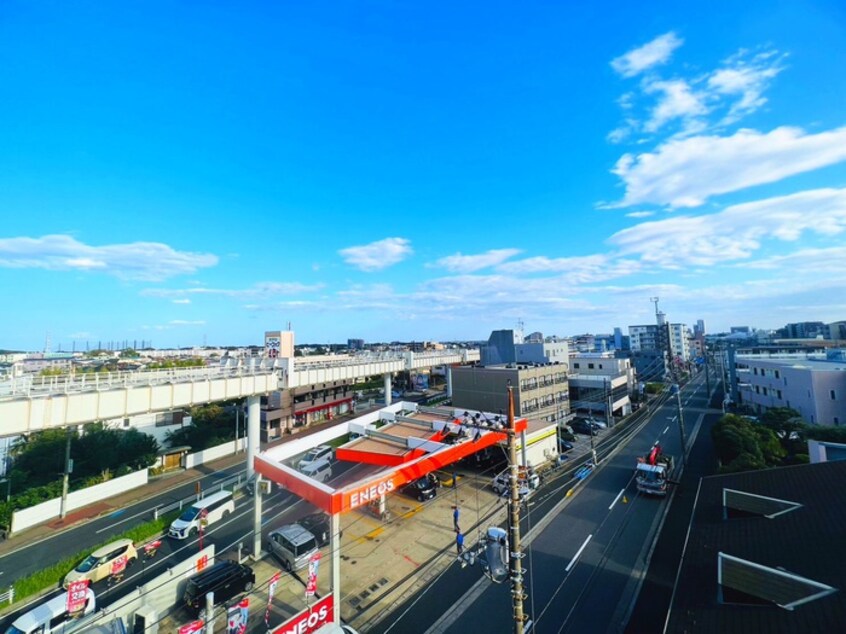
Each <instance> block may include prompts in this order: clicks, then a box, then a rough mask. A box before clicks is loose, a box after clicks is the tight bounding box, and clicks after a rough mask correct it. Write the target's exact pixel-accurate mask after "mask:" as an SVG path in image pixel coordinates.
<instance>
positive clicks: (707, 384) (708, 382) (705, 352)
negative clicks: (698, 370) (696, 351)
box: [702, 348, 711, 407]
mask: <svg viewBox="0 0 846 634" xmlns="http://www.w3.org/2000/svg"><path fill="white" fill-rule="evenodd" d="M702 356H703V357H705V389H706V390H708V391H707V394H708V402H707V403H706V404H705V406H706V407H710V406H711V375H710V374H709V372H708V349H707V348H704V350H703V351H702Z"/></svg>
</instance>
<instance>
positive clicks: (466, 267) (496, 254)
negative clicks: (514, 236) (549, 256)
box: [429, 249, 520, 273]
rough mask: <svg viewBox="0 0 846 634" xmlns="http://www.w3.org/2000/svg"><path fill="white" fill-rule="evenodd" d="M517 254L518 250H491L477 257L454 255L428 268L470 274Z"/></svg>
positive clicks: (441, 259)
mask: <svg viewBox="0 0 846 634" xmlns="http://www.w3.org/2000/svg"><path fill="white" fill-rule="evenodd" d="M518 253H520V249H492V250H490V251H487V252H485V253H480V254H478V255H462V254H461V253H456V254H455V255H449V256H447V257H443V258H440V259H439V260H437V261H436V262H434V263H433V264H431V265H429V266H430V267H440V268H445V269H447V270H448V271H452V272H454V273H472V272H473V271H478V270H480V269H485V268H488V267H490V266H496V265H497V264H500V263H502V262H504V261H505V260H507V259H508V258H511V257H514V256H515V255H517V254H518Z"/></svg>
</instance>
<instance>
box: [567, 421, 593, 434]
mask: <svg viewBox="0 0 846 634" xmlns="http://www.w3.org/2000/svg"><path fill="white" fill-rule="evenodd" d="M570 427H572V428H573V431H574V432H576V433H579V434H585V435H586V436H590V435H591V430H593V435H594V436H596V432H598V431H599V430H600V427H599V425H597V424H596V423H592V422H591V421H589V420H584V419H576V420H574V421H572V422H571V423H570Z"/></svg>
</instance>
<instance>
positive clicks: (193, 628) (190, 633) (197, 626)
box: [177, 619, 206, 634]
mask: <svg viewBox="0 0 846 634" xmlns="http://www.w3.org/2000/svg"><path fill="white" fill-rule="evenodd" d="M205 624H206V623H205V621H203V619H197V620H196V621H191V622H190V623H188V624H187V625H183V626H182V627H180V628H179V630H177V632H178V633H179V634H194V632H199V631H200V630H202V629H203V626H204V625H205Z"/></svg>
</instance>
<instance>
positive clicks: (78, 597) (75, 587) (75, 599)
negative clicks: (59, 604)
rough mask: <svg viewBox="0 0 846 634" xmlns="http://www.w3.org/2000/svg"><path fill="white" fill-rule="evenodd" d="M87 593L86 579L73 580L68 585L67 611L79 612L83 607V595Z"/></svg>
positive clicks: (71, 612)
mask: <svg viewBox="0 0 846 634" xmlns="http://www.w3.org/2000/svg"><path fill="white" fill-rule="evenodd" d="M87 594H88V579H80V580H79V581H73V582H71V584H70V585H69V586H68V613H70V614H73V613H74V612H79V611H80V610H81V609H82V608H84V607H85V597H86V595H87Z"/></svg>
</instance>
